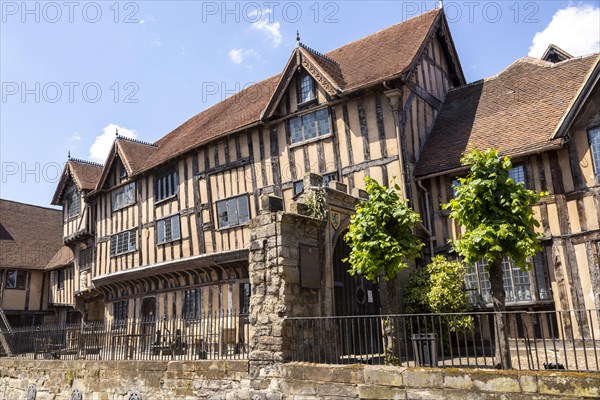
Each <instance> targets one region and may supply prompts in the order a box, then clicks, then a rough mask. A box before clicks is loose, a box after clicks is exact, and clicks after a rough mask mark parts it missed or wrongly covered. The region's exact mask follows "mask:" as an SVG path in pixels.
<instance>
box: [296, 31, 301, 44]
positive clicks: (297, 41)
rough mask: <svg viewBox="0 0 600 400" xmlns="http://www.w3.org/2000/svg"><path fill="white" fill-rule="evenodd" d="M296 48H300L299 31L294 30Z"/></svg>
mask: <svg viewBox="0 0 600 400" xmlns="http://www.w3.org/2000/svg"><path fill="white" fill-rule="evenodd" d="M296 47H300V31H298V30H296Z"/></svg>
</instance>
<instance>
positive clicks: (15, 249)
mask: <svg viewBox="0 0 600 400" xmlns="http://www.w3.org/2000/svg"><path fill="white" fill-rule="evenodd" d="M0 224H2V226H3V227H4V228H5V229H6V231H7V232H8V233H9V234H10V236H11V237H12V240H0V267H1V268H16V269H39V270H41V269H44V268H45V267H46V264H48V261H49V260H50V259H51V258H52V257H53V256H54V255H55V253H56V251H57V250H58V249H59V248H60V247H61V246H62V244H63V241H62V235H63V224H62V211H60V210H54V209H50V208H44V207H39V206H34V205H30V204H24V203H18V202H15V201H9V200H2V199H0Z"/></svg>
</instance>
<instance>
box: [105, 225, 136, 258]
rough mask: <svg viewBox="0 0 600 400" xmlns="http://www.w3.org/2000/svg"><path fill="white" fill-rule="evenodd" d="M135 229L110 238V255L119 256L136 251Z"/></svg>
mask: <svg viewBox="0 0 600 400" xmlns="http://www.w3.org/2000/svg"><path fill="white" fill-rule="evenodd" d="M135 233H136V230H135V229H131V230H129V231H125V232H121V233H117V234H116V235H112V236H111V237H110V255H111V256H118V255H119V254H125V253H129V252H132V251H135Z"/></svg>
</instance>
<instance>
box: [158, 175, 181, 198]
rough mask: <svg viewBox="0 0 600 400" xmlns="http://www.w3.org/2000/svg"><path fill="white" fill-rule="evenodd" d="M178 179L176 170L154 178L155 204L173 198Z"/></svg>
mask: <svg viewBox="0 0 600 400" xmlns="http://www.w3.org/2000/svg"><path fill="white" fill-rule="evenodd" d="M178 184H179V179H178V177H177V170H176V169H172V170H169V171H167V172H164V173H162V174H160V175H157V177H156V184H155V185H154V198H155V199H156V201H157V202H159V201H161V200H164V199H168V198H169V197H173V196H175V195H176V194H177V187H178V186H177V185H178Z"/></svg>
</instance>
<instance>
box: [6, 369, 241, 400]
mask: <svg viewBox="0 0 600 400" xmlns="http://www.w3.org/2000/svg"><path fill="white" fill-rule="evenodd" d="M31 384H33V385H35V386H36V389H37V396H36V400H54V399H67V398H69V399H70V398H71V393H72V392H73V390H75V389H77V390H79V391H80V392H81V393H82V398H83V399H84V400H91V399H94V400H121V399H123V400H126V399H129V395H130V394H131V393H134V392H137V393H139V395H140V396H141V399H142V400H172V399H215V400H216V399H223V400H234V399H240V400H241V399H248V398H249V394H248V387H249V379H248V362H247V361H237V360H236V361H234V360H231V361H200V362H185V361H78V360H69V361H50V360H41V361H33V360H18V359H11V360H2V361H0V398H2V399H14V400H21V399H26V394H27V388H28V387H29V385H31Z"/></svg>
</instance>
